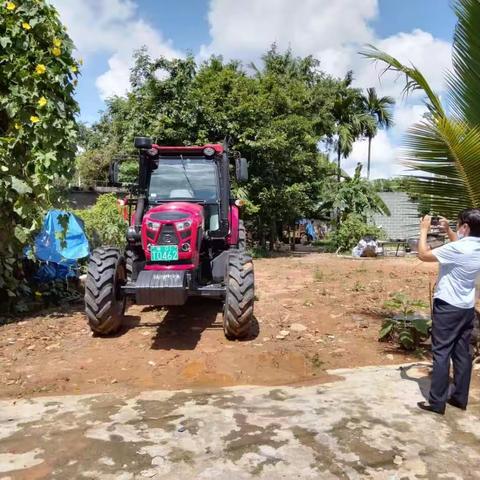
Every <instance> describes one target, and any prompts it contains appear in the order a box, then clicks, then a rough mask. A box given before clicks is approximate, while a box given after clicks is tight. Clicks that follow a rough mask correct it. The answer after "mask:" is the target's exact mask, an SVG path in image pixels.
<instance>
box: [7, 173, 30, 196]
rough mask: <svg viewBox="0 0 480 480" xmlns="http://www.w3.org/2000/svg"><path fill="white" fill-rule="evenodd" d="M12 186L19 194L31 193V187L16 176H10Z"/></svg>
mask: <svg viewBox="0 0 480 480" xmlns="http://www.w3.org/2000/svg"><path fill="white" fill-rule="evenodd" d="M12 188H13V189H14V190H15V191H16V192H17V193H19V194H20V195H25V194H26V193H32V189H31V188H30V186H29V185H28V184H27V183H26V182H24V181H23V180H20V179H19V178H17V177H12Z"/></svg>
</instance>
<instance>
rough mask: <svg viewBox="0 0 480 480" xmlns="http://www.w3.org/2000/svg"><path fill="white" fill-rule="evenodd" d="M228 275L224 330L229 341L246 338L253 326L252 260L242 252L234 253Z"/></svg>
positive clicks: (228, 266)
mask: <svg viewBox="0 0 480 480" xmlns="http://www.w3.org/2000/svg"><path fill="white" fill-rule="evenodd" d="M226 273H227V274H226V278H225V284H226V296H225V306H224V310H223V330H224V332H225V336H226V337H227V338H228V339H229V340H234V339H239V338H244V337H246V336H247V335H248V334H249V332H250V329H251V327H252V324H253V304H254V301H255V286H254V274H253V262H252V258H251V257H250V256H249V255H246V254H245V253H243V252H241V251H236V252H235V251H232V252H231V253H230V255H229V259H228V265H227V272H226Z"/></svg>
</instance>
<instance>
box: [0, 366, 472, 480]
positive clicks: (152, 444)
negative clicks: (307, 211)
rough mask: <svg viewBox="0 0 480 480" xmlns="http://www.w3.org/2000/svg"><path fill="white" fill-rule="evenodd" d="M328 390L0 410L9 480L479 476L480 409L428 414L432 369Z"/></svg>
mask: <svg viewBox="0 0 480 480" xmlns="http://www.w3.org/2000/svg"><path fill="white" fill-rule="evenodd" d="M330 373H332V374H333V375H336V376H337V377H341V378H339V380H338V381H334V382H331V383H329V384H322V385H317V386H304V387H281V388H266V387H235V388H226V389H220V390H212V391H172V392H168V391H150V392H145V393H141V394H138V395H132V396H124V397H118V396H113V395H83V396H62V397H43V398H33V399H28V400H26V399H22V400H17V401H14V400H3V401H0V480H19V479H28V480H35V479H58V480H67V479H68V480H71V479H96V480H97V479H100V480H137V479H138V480H140V479H155V480H160V479H182V480H183V479H199V480H216V479H228V480H237V479H238V480H244V479H268V480H276V479H293V478H298V479H339V478H340V479H343V478H345V479H358V478H371V479H451V480H453V479H474V478H480V401H479V392H478V391H477V390H474V391H473V392H472V402H471V405H470V406H469V409H468V411H467V412H462V411H460V410H456V409H454V408H453V407H451V408H449V409H448V410H447V413H446V415H445V416H444V417H441V416H437V415H434V414H429V413H425V412H422V411H420V410H419V409H418V408H417V407H416V402H417V401H419V400H422V393H421V392H422V391H423V392H424V393H425V392H426V391H427V390H428V383H429V380H428V375H427V373H428V372H427V368H426V367H425V366H413V367H406V368H398V367H378V368H374V367H369V368H359V369H353V370H336V371H333V372H330Z"/></svg>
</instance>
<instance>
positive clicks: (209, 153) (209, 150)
mask: <svg viewBox="0 0 480 480" xmlns="http://www.w3.org/2000/svg"><path fill="white" fill-rule="evenodd" d="M203 154H204V155H205V156H206V157H213V156H214V155H215V149H214V148H213V147H206V148H204V149H203Z"/></svg>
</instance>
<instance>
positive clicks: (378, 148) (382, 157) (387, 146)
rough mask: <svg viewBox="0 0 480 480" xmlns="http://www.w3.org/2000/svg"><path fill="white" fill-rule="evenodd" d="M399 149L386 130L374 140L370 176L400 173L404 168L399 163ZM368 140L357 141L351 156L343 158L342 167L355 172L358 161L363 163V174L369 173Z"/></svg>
mask: <svg viewBox="0 0 480 480" xmlns="http://www.w3.org/2000/svg"><path fill="white" fill-rule="evenodd" d="M398 157H399V149H398V147H397V146H396V145H394V144H393V143H392V141H391V139H390V136H389V135H388V133H387V132H385V131H384V130H381V131H379V132H378V135H377V136H376V137H375V138H374V139H373V141H372V156H371V174H370V178H372V179H374V178H388V177H392V176H396V175H400V174H401V173H402V172H403V171H404V168H403V167H402V166H401V165H400V164H399V163H398ZM367 159H368V141H367V140H362V141H358V142H355V145H354V146H353V151H352V154H351V155H350V157H348V158H347V159H346V160H342V168H344V169H345V170H346V171H347V172H348V173H349V174H353V172H354V171H355V167H356V166H357V164H358V163H362V164H363V170H362V174H363V175H366V173H367Z"/></svg>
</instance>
